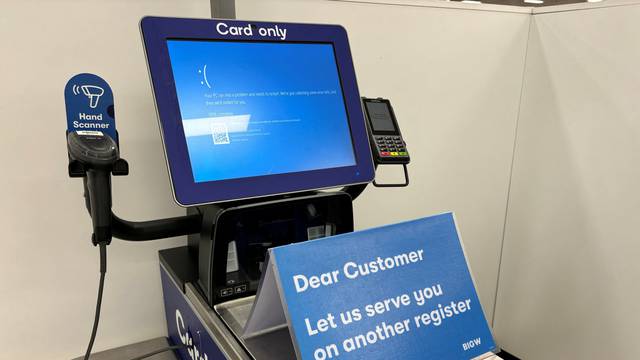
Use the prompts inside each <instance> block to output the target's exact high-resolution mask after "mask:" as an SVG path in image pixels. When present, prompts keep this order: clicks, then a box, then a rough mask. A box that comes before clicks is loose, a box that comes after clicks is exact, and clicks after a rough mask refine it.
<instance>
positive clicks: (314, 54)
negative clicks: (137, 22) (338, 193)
mask: <svg viewBox="0 0 640 360" xmlns="http://www.w3.org/2000/svg"><path fill="white" fill-rule="evenodd" d="M142 34H143V39H144V42H145V49H146V53H147V60H148V63H149V69H150V74H151V79H152V84H153V89H154V94H155V98H156V105H157V108H158V114H159V121H160V125H161V129H162V136H163V142H164V146H165V152H166V157H167V162H168V166H169V171H170V175H171V180H172V185H173V190H174V194H175V198H176V201H177V202H178V203H179V204H181V205H184V206H191V205H198V204H204V203H211V202H217V201H227V200H236V199H244V198H252V197H260V196H269V195H275V194H284V193H291V192H298V191H306V190H313V189H322V188H328V187H335V186H342V185H349V184H357V183H365V182H369V181H371V180H372V178H373V163H372V160H371V152H370V149H369V147H368V139H367V134H366V128H365V124H364V118H363V114H362V108H361V105H360V96H359V93H358V90H357V84H356V79H355V74H354V69H353V63H352V60H351V54H350V51H349V46H348V40H347V36H346V32H345V31H344V29H343V28H342V27H340V26H335V25H308V24H283V23H278V24H274V23H257V22H242V21H230V20H224V21H222V20H213V19H212V20H208V19H176V18H157V17H150V18H145V19H143V21H142Z"/></svg>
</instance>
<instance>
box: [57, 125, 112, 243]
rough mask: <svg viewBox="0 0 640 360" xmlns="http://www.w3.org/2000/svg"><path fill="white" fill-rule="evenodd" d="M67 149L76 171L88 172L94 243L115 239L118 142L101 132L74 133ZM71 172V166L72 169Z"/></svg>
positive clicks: (86, 183)
mask: <svg viewBox="0 0 640 360" xmlns="http://www.w3.org/2000/svg"><path fill="white" fill-rule="evenodd" d="M67 150H68V151H69V158H70V160H71V163H70V164H69V166H70V168H71V167H75V170H76V173H84V175H85V176H84V196H85V202H86V205H87V210H89V213H90V214H91V220H92V222H93V235H92V238H91V240H92V242H93V244H94V245H98V244H100V243H106V244H109V243H110V242H111V172H112V171H113V169H114V166H115V164H116V163H117V162H118V160H119V159H120V156H119V152H118V145H117V144H116V142H115V141H114V140H113V139H112V138H111V137H110V136H109V135H106V134H103V133H102V132H99V131H78V132H70V133H69V134H68V135H67ZM70 173H71V169H70Z"/></svg>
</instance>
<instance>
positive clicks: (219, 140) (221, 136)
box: [211, 124, 230, 145]
mask: <svg viewBox="0 0 640 360" xmlns="http://www.w3.org/2000/svg"><path fill="white" fill-rule="evenodd" d="M211 134H212V136H213V144H214V145H222V144H229V143H230V141H229V129H227V124H212V125H211Z"/></svg>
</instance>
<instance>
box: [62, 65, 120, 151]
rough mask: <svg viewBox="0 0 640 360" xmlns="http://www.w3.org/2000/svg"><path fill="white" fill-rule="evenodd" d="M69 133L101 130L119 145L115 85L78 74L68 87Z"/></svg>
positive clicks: (65, 95)
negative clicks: (113, 86) (114, 98)
mask: <svg viewBox="0 0 640 360" xmlns="http://www.w3.org/2000/svg"><path fill="white" fill-rule="evenodd" d="M64 99H65V104H66V108H67V131H101V132H103V133H105V134H107V135H109V136H111V137H112V138H113V139H114V140H115V141H116V142H118V134H117V132H116V120H115V108H114V106H113V91H111V86H109V84H108V83H107V82H106V81H104V79H102V78H101V77H100V76H98V75H94V74H86V73H85V74H78V75H75V76H74V77H72V78H71V79H69V81H68V82H67V85H66V86H65V88H64Z"/></svg>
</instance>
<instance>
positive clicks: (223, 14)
mask: <svg viewBox="0 0 640 360" xmlns="http://www.w3.org/2000/svg"><path fill="white" fill-rule="evenodd" d="M211 17H213V18H217V19H235V18H236V1H235V0H211Z"/></svg>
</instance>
